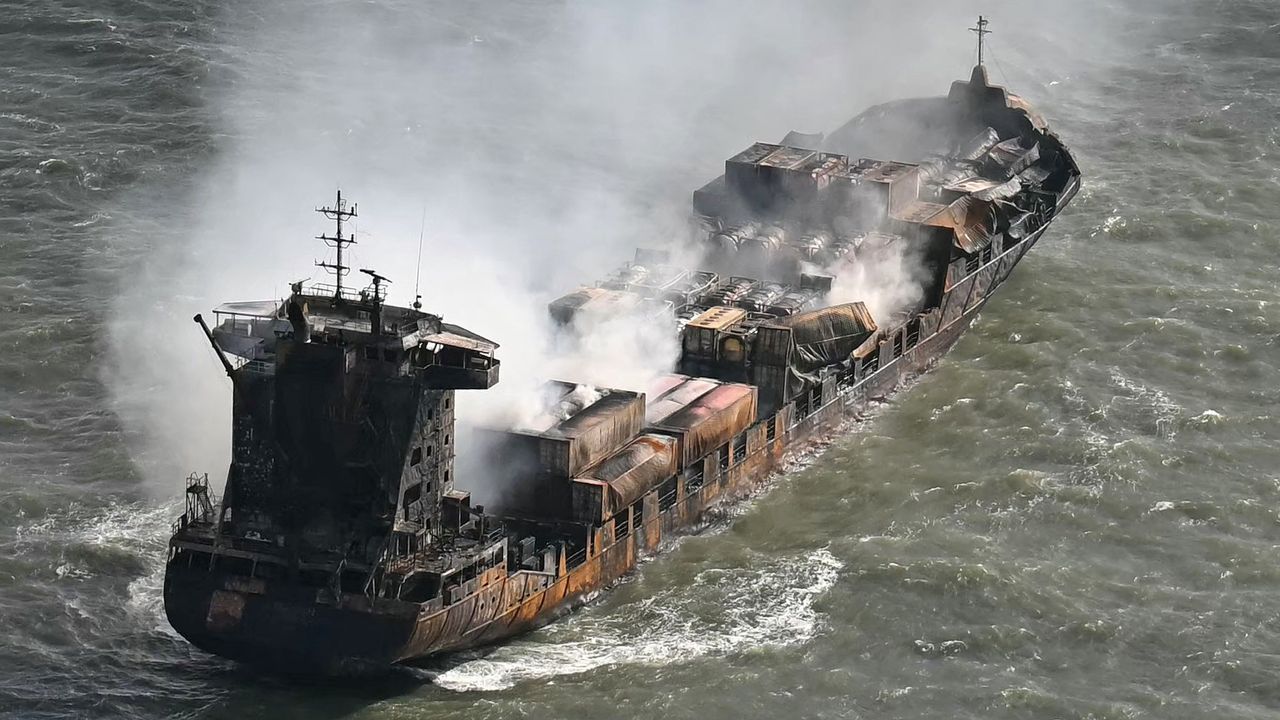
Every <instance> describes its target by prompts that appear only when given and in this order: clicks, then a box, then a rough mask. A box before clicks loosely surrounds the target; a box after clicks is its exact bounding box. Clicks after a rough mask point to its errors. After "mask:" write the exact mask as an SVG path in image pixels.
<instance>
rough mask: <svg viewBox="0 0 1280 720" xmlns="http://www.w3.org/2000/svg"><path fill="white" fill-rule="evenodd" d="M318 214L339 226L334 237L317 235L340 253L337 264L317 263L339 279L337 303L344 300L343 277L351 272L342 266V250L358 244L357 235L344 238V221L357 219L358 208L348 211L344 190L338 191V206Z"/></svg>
mask: <svg viewBox="0 0 1280 720" xmlns="http://www.w3.org/2000/svg"><path fill="white" fill-rule="evenodd" d="M316 212H318V213H320V214H321V215H324V216H325V217H327V218H329V219H330V220H333V221H334V222H335V223H337V225H338V227H337V231H336V232H335V233H334V234H333V235H317V236H316V239H317V240H323V241H324V242H325V244H326V245H328V246H329V247H331V248H334V249H336V250H337V251H338V259H337V262H333V263H327V262H323V261H322V262H317V263H316V265H317V266H318V267H322V268H324V269H325V270H328V271H329V272H331V273H333V276H334V277H335V278H336V279H337V282H336V286H337V289H336V290H334V293H333V299H334V300H335V301H338V300H341V299H342V277H343V276H344V275H346V274H347V273H349V272H351V268H349V267H347V266H346V265H343V264H342V250H343V248H345V247H346V246H347V245H355V244H356V234H355V233H351V235H350V236H343V234H342V221H343V220H346V219H347V218H353V217H356V206H355V205H354V204H352V205H351V209H350V210H348V209H347V203H346V201H345V200H343V199H342V190H338V202H337V204H335V205H334V206H333V207H322V208H316Z"/></svg>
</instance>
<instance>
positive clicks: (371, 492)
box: [164, 21, 1080, 672]
mask: <svg viewBox="0 0 1280 720" xmlns="http://www.w3.org/2000/svg"><path fill="white" fill-rule="evenodd" d="M978 30H980V31H985V23H984V22H983V21H980V24H979V28H978ZM889 151H893V152H894V154H895V155H897V156H898V158H899V159H898V160H896V161H890V160H876V159H866V158H865V157H864V156H878V155H879V154H880V153H884V152H889ZM1079 185H1080V173H1079V170H1078V169H1077V167H1076V165H1075V162H1074V160H1073V159H1072V157H1071V155H1070V154H1069V152H1068V151H1067V150H1066V148H1065V147H1064V146H1063V144H1062V143H1061V142H1060V141H1059V140H1058V138H1057V137H1056V136H1055V135H1054V134H1053V133H1052V132H1050V131H1049V129H1048V127H1047V125H1046V124H1045V121H1044V120H1043V119H1042V118H1041V117H1040V116H1039V115H1038V114H1037V113H1036V112H1035V111H1033V110H1032V109H1031V108H1030V107H1029V106H1028V105H1027V104H1026V103H1025V102H1024V101H1023V100H1022V99H1021V98H1019V97H1017V96H1015V95H1012V94H1009V93H1008V92H1006V91H1005V90H1004V89H1002V88H999V87H994V86H992V85H991V84H990V83H989V82H988V78H987V74H986V71H985V69H984V68H983V67H982V65H981V62H980V63H979V65H978V66H977V67H975V68H974V71H973V74H972V77H971V78H970V79H969V80H968V81H967V82H957V83H955V84H953V86H952V88H951V91H950V93H949V95H948V96H947V97H945V98H933V99H922V100H908V101H900V102H896V103H890V104H887V105H883V106H879V107H876V108H872V109H871V110H869V111H867V112H866V113H864V114H863V115H860V116H859V117H857V118H855V119H853V120H852V121H850V122H849V123H848V124H847V125H845V126H843V127H841V128H840V129H838V130H837V131H835V132H834V133H832V134H831V136H830V137H827V138H823V137H820V136H807V135H797V134H794V133H793V134H791V135H788V137H787V138H786V140H784V142H783V143H781V144H767V143H757V144H755V145H752V146H751V147H750V148H748V149H746V150H745V151H743V152H742V153H740V154H738V155H736V156H735V157H733V158H731V159H730V160H729V161H727V162H726V164H725V172H724V174H723V175H722V176H720V177H718V178H716V179H715V180H713V181H712V182H711V183H709V184H707V185H706V186H705V187H703V188H702V189H700V190H698V191H697V192H696V193H694V202H693V205H694V219H695V223H696V225H697V227H698V232H697V233H696V238H695V241H696V242H697V243H698V247H696V248H693V250H696V252H695V253H688V254H690V255H694V254H696V255H698V256H700V257H702V258H703V260H702V261H701V263H700V264H699V266H698V267H695V268H690V267H681V266H679V265H677V264H674V263H673V261H672V260H671V257H672V255H671V254H665V253H661V252H656V251H643V250H642V251H637V255H636V260H635V261H634V262H631V263H628V264H626V265H625V266H624V267H622V268H621V269H620V270H619V271H618V272H617V273H616V274H614V275H613V276H611V277H610V278H608V279H606V280H604V281H602V282H600V283H597V284H595V285H593V286H590V287H583V288H581V289H579V290H577V291H575V292H572V293H570V294H569V295H566V296H565V297H563V298H561V299H559V300H557V301H555V302H553V303H552V304H551V306H550V307H549V312H550V313H551V314H552V316H553V318H554V319H555V321H556V322H557V323H559V324H561V325H562V326H563V327H564V331H565V332H566V333H573V332H574V331H575V328H580V327H582V326H583V325H584V324H585V323H589V322H590V321H591V320H592V319H593V318H599V317H610V318H625V319H626V320H627V321H634V322H636V323H642V322H659V323H663V324H664V325H663V326H664V327H665V328H667V331H669V332H670V333H673V334H674V335H675V336H677V337H678V338H679V341H680V347H681V356H680V360H679V363H678V366H677V367H676V368H674V369H673V370H674V372H672V373H671V374H669V375H666V376H663V377H661V378H659V379H658V380H656V381H654V383H653V384H651V385H650V386H649V387H648V388H646V389H645V391H644V392H634V391H627V390H620V389H605V388H591V387H587V386H585V385H580V384H577V383H575V382H573V381H572V378H569V379H567V381H566V382H555V383H550V384H549V385H548V386H547V387H546V389H545V392H544V396H545V397H544V398H543V411H542V412H541V413H540V414H538V415H536V416H534V417H530V418H526V419H524V420H523V421H521V422H520V423H519V424H517V425H515V426H511V427H497V428H491V429H490V430H488V433H489V440H490V441H491V443H490V444H491V447H494V448H496V450H495V451H494V452H492V453H491V454H490V455H488V456H487V457H486V458H484V462H485V463H487V467H488V468H489V469H490V470H491V471H492V472H494V473H500V474H502V476H503V477H504V478H506V479H508V480H509V483H508V485H509V486H510V487H512V488H514V489H515V491H514V492H513V493H511V497H510V498H508V499H507V500H506V501H504V503H503V506H502V507H500V508H496V509H493V510H489V511H486V510H485V509H484V508H481V507H480V506H477V505H473V504H472V502H471V496H470V494H469V493H468V492H467V490H466V489H465V488H462V487H459V486H458V484H457V483H456V482H455V477H454V461H455V453H454V445H455V438H456V435H455V425H454V399H455V393H456V392H457V391H459V390H464V391H465V390H469V391H477V392H479V391H484V390H486V389H488V388H491V387H493V385H494V384H496V383H497V382H498V379H499V370H500V367H501V364H500V361H499V359H498V357H497V350H498V344H497V343H495V342H493V341H492V340H489V339H486V338H485V337H483V336H481V335H479V334H477V333H476V332H473V331H471V330H468V329H466V328H463V327H460V326H458V325H454V324H450V323H447V322H445V321H444V319H443V318H441V317H439V316H437V315H433V314H430V313H428V312H424V311H423V310H422V309H421V307H420V304H419V303H417V302H415V303H414V305H413V307H410V308H404V307H396V306H392V305H388V304H386V302H385V298H386V282H388V281H387V279H386V278H385V277H383V276H381V275H379V274H377V273H376V272H373V271H370V270H363V271H362V272H365V273H366V274H367V275H369V277H370V279H371V284H370V285H369V286H368V287H367V288H365V289H363V290H360V291H353V290H351V289H350V288H348V287H345V286H343V283H342V281H343V278H344V276H345V275H346V273H347V271H348V270H349V268H347V267H346V266H344V265H343V250H344V248H345V247H346V246H347V245H348V244H350V243H351V242H352V241H353V238H351V237H350V236H349V235H346V234H344V231H343V222H344V220H346V219H347V218H349V217H350V216H352V215H354V214H355V208H354V206H352V207H350V208H348V206H347V205H345V203H344V202H343V200H342V197H341V194H339V196H338V203H337V205H335V206H333V207H332V208H325V209H323V210H322V212H324V213H326V215H327V216H328V217H330V218H331V219H333V220H334V221H335V222H336V225H337V227H336V232H335V234H334V235H332V236H324V237H325V240H326V241H327V242H328V243H329V244H330V246H332V247H334V248H335V249H336V250H337V260H336V262H334V263H333V264H331V265H326V266H327V267H329V268H330V269H332V270H333V271H334V273H335V278H336V282H335V284H334V285H332V286H323V285H317V286H310V287H304V286H303V285H302V284H297V285H294V286H293V288H292V293H291V294H290V296H289V297H288V298H286V299H284V300H283V301H278V302H277V301H269V302H263V303H253V302H251V303H228V304H226V305H223V306H221V307H219V308H217V309H216V310H215V311H214V314H215V318H216V322H215V323H214V325H213V327H212V328H210V327H209V326H207V325H206V324H205V323H204V321H203V319H202V318H201V317H200V316H197V317H196V319H197V321H198V322H200V324H201V326H202V327H203V329H204V331H205V333H206V335H207V337H208V339H209V341H210V342H211V344H212V345H213V347H214V349H215V350H216V351H217V353H218V356H219V357H220V358H221V360H222V363H223V365H224V369H225V371H226V373H227V375H228V376H229V377H230V378H231V380H232V385H233V395H234V397H233V412H232V438H233V440H232V462H231V466H230V468H229V471H228V476H227V481H226V486H225V492H224V494H223V496H222V497H221V498H220V499H219V498H217V497H215V496H214V495H213V494H212V490H211V487H210V483H209V480H208V477H207V476H196V475H193V476H192V477H191V478H189V479H188V484H187V490H186V492H187V508H186V512H185V513H184V514H183V515H182V517H181V518H180V519H179V521H178V522H177V524H176V525H175V528H174V533H173V536H172V539H171V541H170V545H169V558H168V563H167V567H166V573H165V583H164V600H165V609H166V612H167V614H168V617H169V621H170V622H171V623H172V624H173V626H174V628H176V629H177V630H178V631H179V632H180V633H181V634H182V635H183V636H184V637H186V638H188V639H189V640H190V641H191V642H193V643H194V644H196V645H197V646H199V647H201V648H203V649H205V650H208V651H210V652H213V653H217V654H219V655H223V656H226V657H229V658H234V659H237V660H241V661H244V662H248V663H253V664H257V665H262V666H265V667H268V668H272V669H274V670H276V671H285V672H339V671H344V670H348V669H356V668H365V667H368V666H385V665H388V664H393V663H398V662H405V661H410V660H414V659H417V658H423V657H426V656H429V655H432V654H436V653H441V652H447V651H452V650H458V649H461V648H467V647H472V646H476V645H481V644H485V643H491V642H494V641H496V640H499V639H502V638H504V637H508V636H511V635H513V634H515V633H519V632H522V631H526V630H528V629H531V628H533V627H536V626H538V625H539V624H542V623H545V622H547V621H549V620H550V619H551V618H553V617H554V615H555V614H556V613H557V612H560V611H563V610H564V609H566V608H568V607H571V606H572V605H573V603H575V602H577V601H581V600H582V599H584V598H585V597H586V596H588V595H589V594H591V593H593V592H595V591H597V590H600V589H602V588H605V587H606V586H608V585H609V584H610V583H612V582H614V581H615V580H616V579H618V578H619V577H620V576H622V575H624V574H626V573H627V572H629V571H631V570H632V569H633V568H634V567H635V566H636V562H637V559H638V557H639V556H640V554H641V553H643V552H646V551H654V550H656V549H658V548H659V545H660V543H661V542H662V540H663V538H664V537H667V536H669V535H670V534H671V533H673V532H675V531H677V530H678V529H679V528H681V527H684V526H688V525H691V524H694V523H696V522H697V521H698V519H699V518H700V516H701V515H702V513H703V512H704V511H705V510H706V509H707V508H709V507H710V506H712V505H714V504H716V503H719V502H723V501H726V500H729V499H732V498H735V497H739V496H741V495H743V494H745V493H747V492H749V491H750V490H751V489H752V488H753V487H754V486H756V485H758V484H759V483H760V482H762V481H763V480H764V479H766V478H767V477H768V476H769V474H770V473H771V472H772V471H773V470H774V469H775V468H776V467H777V466H778V464H779V462H780V461H781V460H782V459H783V457H784V456H785V455H786V454H787V453H788V451H789V450H790V449H793V448H795V447H796V446H798V445H800V444H802V443H804V442H806V441H807V440H810V439H812V438H814V437H815V436H817V435H820V434H822V433H824V432H828V431H829V430H830V429H832V428H834V427H835V426H837V425H838V424H839V423H840V422H841V421H842V420H843V419H845V418H847V417H851V416H855V415H857V414H858V413H859V412H861V411H862V410H863V409H865V408H866V407H867V405H868V404H869V403H870V402H872V401H874V400H876V399H878V398H881V397H883V396H885V395H887V394H888V393H889V392H891V391H892V390H893V389H894V388H895V387H896V386H898V385H899V384H901V383H902V382H903V380H904V379H906V378H908V377H910V376H913V375H916V374H919V373H921V372H923V371H925V370H926V369H928V367H929V366H930V365H931V364H933V363H934V362H935V361H936V360H937V359H938V358H939V357H940V356H941V355H942V354H943V353H945V352H946V351H947V350H948V349H949V348H950V347H951V346H952V345H953V344H954V343H955V342H956V340H957V339H958V338H959V336H960V335H961V334H962V333H963V332H964V330H965V329H967V328H968V326H969V324H970V323H971V321H972V320H973V318H974V316H975V315H976V314H977V312H978V311H979V310H980V309H981V308H982V306H983V305H984V303H985V302H986V301H987V299H988V298H989V297H991V295H992V293H993V292H994V291H995V290H996V288H997V287H999V286H1000V284H1001V283H1003V282H1004V280H1005V279H1006V278H1007V277H1008V276H1009V273H1010V272H1011V271H1012V270H1013V267H1014V266H1015V265H1016V264H1017V263H1018V261H1019V260H1020V259H1021V258H1022V257H1023V255H1025V254H1026V253H1027V251H1029V250H1030V249H1031V247H1032V246H1033V245H1034V244H1035V243H1036V241H1037V240H1039V238H1040V237H1041V235H1042V234H1043V233H1044V232H1045V230H1046V229H1047V228H1048V226H1049V224H1050V222H1051V221H1052V220H1053V219H1054V218H1055V217H1056V216H1057V215H1058V213H1059V212H1060V211H1061V210H1062V209H1063V208H1064V207H1065V206H1066V205H1067V203H1068V202H1069V201H1070V200H1071V198H1072V197H1073V196H1074V195H1075V193H1076V192H1077V190H1078V189H1079ZM886 258H889V259H896V260H897V261H900V262H901V261H905V262H908V263H909V264H910V265H911V267H912V268H914V275H915V277H916V282H915V283H914V284H913V288H914V290H915V291H914V292H912V293H910V294H908V295H907V296H905V297H901V298H896V299H895V301H894V302H887V301H885V300H884V299H883V298H875V299H873V298H861V299H860V298H857V297H844V295H847V294H849V293H856V292H857V291H858V288H859V287H860V286H865V285H860V283H859V282H852V283H851V282H850V278H854V279H857V278H864V279H865V277H866V275H867V274H868V273H872V274H874V273H875V272H878V271H880V270H881V269H883V268H885V267H889V266H890V265H887V264H886V263H885V259H886ZM904 259H905V260H904Z"/></svg>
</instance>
